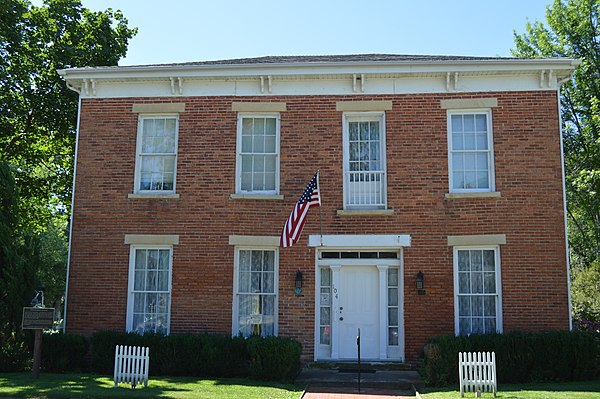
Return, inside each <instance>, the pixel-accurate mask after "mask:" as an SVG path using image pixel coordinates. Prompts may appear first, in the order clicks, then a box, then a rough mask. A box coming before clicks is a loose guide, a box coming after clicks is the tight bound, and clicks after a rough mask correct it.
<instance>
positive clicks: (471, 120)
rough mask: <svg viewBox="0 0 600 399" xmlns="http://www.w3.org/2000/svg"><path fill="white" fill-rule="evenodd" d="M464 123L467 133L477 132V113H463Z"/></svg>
mask: <svg viewBox="0 0 600 399" xmlns="http://www.w3.org/2000/svg"><path fill="white" fill-rule="evenodd" d="M463 124H464V125H463V128H464V131H465V133H473V132H475V115H463Z"/></svg>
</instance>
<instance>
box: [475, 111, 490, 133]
mask: <svg viewBox="0 0 600 399" xmlns="http://www.w3.org/2000/svg"><path fill="white" fill-rule="evenodd" d="M486 120H487V115H485V114H477V115H475V128H476V129H477V131H478V132H485V131H487V121H486Z"/></svg>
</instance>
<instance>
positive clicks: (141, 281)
mask: <svg viewBox="0 0 600 399" xmlns="http://www.w3.org/2000/svg"><path fill="white" fill-rule="evenodd" d="M145 288H146V273H145V272H143V271H136V272H135V273H134V277H133V290H134V291H144V289H145Z"/></svg>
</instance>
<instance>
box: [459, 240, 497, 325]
mask: <svg viewBox="0 0 600 399" xmlns="http://www.w3.org/2000/svg"><path fill="white" fill-rule="evenodd" d="M498 263H499V261H498V249H497V248H481V249H479V248H477V249H475V248H473V249H460V248H455V249H454V270H455V292H456V298H455V311H456V317H457V321H456V333H457V335H470V334H488V333H494V332H501V331H502V326H501V320H502V319H501V308H500V281H499V265H498Z"/></svg>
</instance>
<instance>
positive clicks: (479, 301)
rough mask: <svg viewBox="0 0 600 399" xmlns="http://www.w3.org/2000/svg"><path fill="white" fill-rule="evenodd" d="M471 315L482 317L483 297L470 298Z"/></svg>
mask: <svg viewBox="0 0 600 399" xmlns="http://www.w3.org/2000/svg"><path fill="white" fill-rule="evenodd" d="M471 314H472V315H473V316H483V297H481V296H472V297H471Z"/></svg>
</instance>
